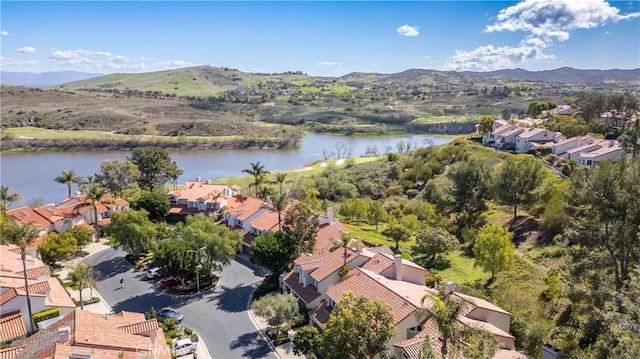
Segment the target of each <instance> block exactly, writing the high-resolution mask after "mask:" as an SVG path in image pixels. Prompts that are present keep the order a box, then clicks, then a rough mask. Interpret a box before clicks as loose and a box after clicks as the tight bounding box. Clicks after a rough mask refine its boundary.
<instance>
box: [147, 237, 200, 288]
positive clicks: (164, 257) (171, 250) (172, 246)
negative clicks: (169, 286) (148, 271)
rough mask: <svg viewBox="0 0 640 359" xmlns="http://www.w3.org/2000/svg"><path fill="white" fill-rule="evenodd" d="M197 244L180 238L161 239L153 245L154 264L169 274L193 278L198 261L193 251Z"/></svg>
mask: <svg viewBox="0 0 640 359" xmlns="http://www.w3.org/2000/svg"><path fill="white" fill-rule="evenodd" d="M192 250H197V248H195V246H194V245H193V244H191V243H189V242H187V241H184V240H182V239H178V238H170V239H165V240H162V241H159V242H158V244H157V245H155V246H153V247H152V251H153V264H154V265H155V266H158V267H161V268H162V270H163V271H164V272H166V273H168V274H171V275H176V276H179V277H180V278H185V277H187V278H192V277H193V276H194V275H195V272H196V266H197V264H198V263H197V261H195V260H194V256H193V254H192V253H191V252H189V251H192Z"/></svg>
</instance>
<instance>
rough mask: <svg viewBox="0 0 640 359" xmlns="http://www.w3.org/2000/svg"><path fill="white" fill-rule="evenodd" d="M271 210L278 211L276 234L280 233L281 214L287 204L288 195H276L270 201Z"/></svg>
mask: <svg viewBox="0 0 640 359" xmlns="http://www.w3.org/2000/svg"><path fill="white" fill-rule="evenodd" d="M272 204H273V208H274V209H275V210H276V211H278V232H282V212H283V211H284V210H285V208H287V205H288V204H289V195H287V194H286V193H282V192H280V193H278V194H277V195H275V197H274V198H273V200H272Z"/></svg>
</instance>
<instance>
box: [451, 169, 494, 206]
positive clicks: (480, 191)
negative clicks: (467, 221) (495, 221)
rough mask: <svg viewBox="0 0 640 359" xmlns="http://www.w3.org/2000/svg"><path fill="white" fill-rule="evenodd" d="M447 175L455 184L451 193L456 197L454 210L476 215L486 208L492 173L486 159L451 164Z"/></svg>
mask: <svg viewBox="0 0 640 359" xmlns="http://www.w3.org/2000/svg"><path fill="white" fill-rule="evenodd" d="M447 177H448V178H449V179H450V180H451V183H452V184H453V186H452V187H451V188H450V190H449V193H450V194H451V196H452V197H453V198H454V199H455V205H454V208H453V209H454V211H456V212H467V213H470V214H473V215H475V214H477V213H479V212H482V211H484V210H485V209H486V205H485V202H484V201H485V199H486V198H487V196H488V194H489V183H490V173H489V167H488V166H487V164H486V163H485V162H484V161H480V160H471V161H463V162H457V163H455V164H453V165H451V167H450V168H449V171H448V172H447Z"/></svg>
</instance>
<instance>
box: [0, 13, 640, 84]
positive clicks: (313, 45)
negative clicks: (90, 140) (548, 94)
mask: <svg viewBox="0 0 640 359" xmlns="http://www.w3.org/2000/svg"><path fill="white" fill-rule="evenodd" d="M0 8H1V20H2V21H1V25H0V37H1V50H2V53H1V62H0V63H1V66H2V70H5V71H26V72H44V71H61V70H76V71H84V72H98V73H113V72H147V71H157V70H165V69H171V68H177V67H187V66H195V65H211V66H228V67H234V68H238V69H240V70H242V71H246V72H283V71H302V72H305V73H307V74H310V75H319V76H340V75H343V74H346V73H349V72H353V71H359V72H379V73H393V72H400V71H404V70H407V69H410V68H428V69H436V70H457V71H461V70H472V71H490V70H497V69H504V68H517V67H520V68H524V69H528V70H536V71H537V70H546V69H553V68H558V67H562V66H570V67H575V68H580V69H611V68H623V69H629V68H637V67H640V2H638V1H624V2H614V1H611V2H605V1H603V0H524V1H519V2H518V1H413V2H398V1H390V2H384V1H375V2H368V1H358V2H328V1H321V2H311V1H297V2H273V1H262V2H238V1H235V2H222V1H200V2H169V1H146V2H110V1H90V2H81V1H73V2H56V1H46V2H32V1H6V0H3V1H2V2H1V3H0Z"/></svg>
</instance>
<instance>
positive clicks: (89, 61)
mask: <svg viewBox="0 0 640 359" xmlns="http://www.w3.org/2000/svg"><path fill="white" fill-rule="evenodd" d="M49 59H50V60H51V61H52V62H53V63H54V66H56V67H66V68H68V67H73V68H78V69H81V70H85V71H99V72H106V73H109V72H114V71H128V72H139V71H156V70H168V69H175V68H181V67H190V66H197V65H196V64H194V63H191V62H188V61H184V60H153V59H150V58H148V57H139V58H132V57H129V56H124V55H117V54H113V53H111V52H109V51H92V50H84V49H76V50H53V52H52V53H51V55H50V56H49Z"/></svg>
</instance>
